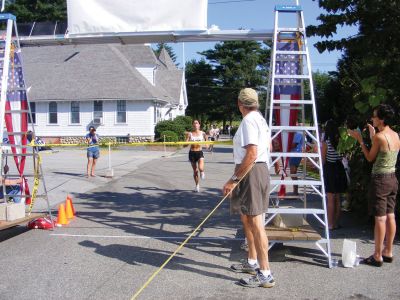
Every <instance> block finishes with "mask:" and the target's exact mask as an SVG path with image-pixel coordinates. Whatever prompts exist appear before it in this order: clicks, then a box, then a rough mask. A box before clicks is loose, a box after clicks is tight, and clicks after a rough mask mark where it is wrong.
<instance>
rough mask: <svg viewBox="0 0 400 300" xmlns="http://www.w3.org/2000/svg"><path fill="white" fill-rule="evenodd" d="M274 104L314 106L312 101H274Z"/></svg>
mask: <svg viewBox="0 0 400 300" xmlns="http://www.w3.org/2000/svg"><path fill="white" fill-rule="evenodd" d="M272 101H273V103H274V104H313V101H312V100H290V99H286V100H275V99H274V100H272Z"/></svg>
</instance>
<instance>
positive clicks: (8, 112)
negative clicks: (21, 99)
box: [5, 109, 29, 114]
mask: <svg viewBox="0 0 400 300" xmlns="http://www.w3.org/2000/svg"><path fill="white" fill-rule="evenodd" d="M28 112H29V110H27V109H12V110H6V111H5V113H6V114H13V113H28Z"/></svg>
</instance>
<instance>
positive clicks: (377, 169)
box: [348, 104, 400, 267]
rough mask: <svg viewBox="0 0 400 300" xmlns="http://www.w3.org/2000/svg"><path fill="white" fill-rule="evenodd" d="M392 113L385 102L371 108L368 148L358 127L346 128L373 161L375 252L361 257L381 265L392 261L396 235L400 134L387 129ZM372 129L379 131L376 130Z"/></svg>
mask: <svg viewBox="0 0 400 300" xmlns="http://www.w3.org/2000/svg"><path fill="white" fill-rule="evenodd" d="M394 115H395V113H394V110H393V109H392V107H390V106H389V105H387V104H380V105H379V106H377V107H376V108H375V109H374V111H373V114H372V118H371V121H372V123H373V125H370V124H368V130H369V134H370V137H371V141H372V146H371V149H368V148H367V147H366V146H365V144H364V142H363V138H362V136H361V132H360V131H359V130H348V133H349V135H350V136H352V137H353V138H355V139H356V140H357V141H358V142H359V143H360V145H361V150H362V152H363V154H364V156H365V158H366V159H367V160H368V161H369V162H374V164H373V167H372V174H371V184H370V188H371V193H370V196H371V197H370V200H371V206H370V207H371V209H372V213H373V215H374V216H375V228H374V238H375V251H374V254H373V255H371V256H370V257H368V258H366V259H364V263H365V264H367V265H371V266H375V267H381V266H382V264H383V262H388V263H391V262H392V261H393V241H394V237H395V234H396V220H395V215H394V211H395V210H394V208H395V204H396V195H397V190H398V182H397V178H396V174H395V172H396V161H397V156H398V153H399V149H400V139H399V135H398V134H397V133H396V132H395V131H393V130H392V129H391V128H390V124H391V122H392V120H393V119H394ZM375 128H377V129H378V132H375ZM384 242H385V244H384Z"/></svg>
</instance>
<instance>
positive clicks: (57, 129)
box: [35, 101, 154, 137]
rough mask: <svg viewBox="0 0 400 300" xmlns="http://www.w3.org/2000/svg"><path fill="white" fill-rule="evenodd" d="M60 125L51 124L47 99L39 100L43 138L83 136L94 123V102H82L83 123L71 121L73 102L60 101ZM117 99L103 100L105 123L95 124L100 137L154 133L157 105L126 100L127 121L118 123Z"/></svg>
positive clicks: (38, 116)
mask: <svg viewBox="0 0 400 300" xmlns="http://www.w3.org/2000/svg"><path fill="white" fill-rule="evenodd" d="M57 104H58V105H57V109H58V116H57V117H58V124H56V125H53V124H51V125H50V124H48V108H49V104H48V102H37V103H36V124H35V131H36V134H37V135H38V136H42V137H59V136H82V135H85V134H86V132H87V129H88V127H89V126H90V125H93V123H92V122H93V101H81V102H80V122H81V123H80V124H71V118H70V113H71V102H70V101H65V102H57ZM116 110H117V101H103V124H101V125H94V126H95V127H96V128H97V133H98V134H99V135H100V136H126V135H128V134H130V135H131V136H153V135H154V122H153V120H154V119H153V116H154V104H153V102H151V101H127V103H126V121H127V122H126V124H120V123H117V113H116Z"/></svg>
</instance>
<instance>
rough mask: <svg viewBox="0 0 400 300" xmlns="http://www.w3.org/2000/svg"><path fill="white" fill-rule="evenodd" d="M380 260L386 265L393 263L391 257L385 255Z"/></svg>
mask: <svg viewBox="0 0 400 300" xmlns="http://www.w3.org/2000/svg"><path fill="white" fill-rule="evenodd" d="M382 259H383V261H384V262H386V263H392V262H393V256H385V255H382Z"/></svg>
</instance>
